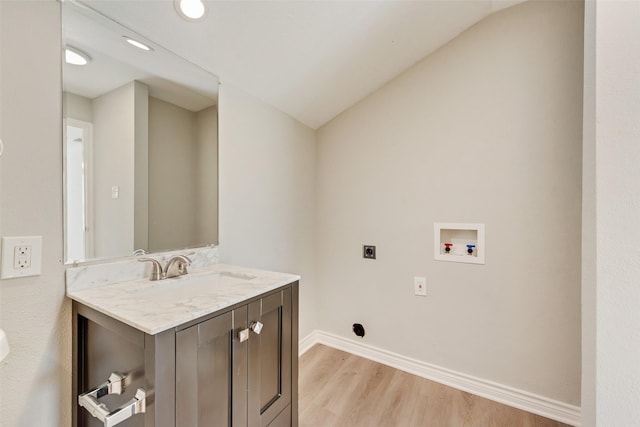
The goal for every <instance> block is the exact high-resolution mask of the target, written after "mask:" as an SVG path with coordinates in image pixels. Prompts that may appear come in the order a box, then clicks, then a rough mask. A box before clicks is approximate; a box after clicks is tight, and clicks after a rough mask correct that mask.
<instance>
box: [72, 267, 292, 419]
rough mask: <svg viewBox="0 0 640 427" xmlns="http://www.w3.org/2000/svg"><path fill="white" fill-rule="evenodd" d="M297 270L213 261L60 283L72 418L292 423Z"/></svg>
mask: <svg viewBox="0 0 640 427" xmlns="http://www.w3.org/2000/svg"><path fill="white" fill-rule="evenodd" d="M298 281H299V277H298V276H294V275H288V274H281V273H273V272H266V271H261V270H253V269H244V268H238V267H234V266H228V265H221V264H216V265H213V266H211V267H208V268H205V269H201V270H199V271H196V272H193V273H189V274H188V275H185V276H181V277H179V278H174V279H165V280H159V281H149V280H148V279H146V278H145V279H138V280H133V281H128V282H121V283H113V284H107V285H99V286H93V285H92V286H88V287H83V286H80V287H79V288H75V289H74V288H73V287H71V288H69V287H68V289H67V295H68V296H69V297H70V298H71V299H72V300H73V373H74V378H73V393H74V402H75V403H79V404H78V405H77V406H76V409H75V410H74V411H73V414H74V415H73V425H74V427H76V426H77V427H85V426H103V425H104V426H107V425H119V426H128V427H151V426H155V427H165V426H166V427H189V426H205V425H206V426H234V427H236V426H249V427H258V426H271V427H285V426H297V425H298V415H297V414H298V408H297V395H298V390H297V382H298V374H297V372H298V365H297V360H298ZM122 389H123V390H122ZM119 392H121V393H120V394H118V393H119ZM118 408H122V409H120V412H118V411H117V409H118ZM90 412H92V413H93V415H92V414H91V413H90ZM120 419H123V421H119V420H120Z"/></svg>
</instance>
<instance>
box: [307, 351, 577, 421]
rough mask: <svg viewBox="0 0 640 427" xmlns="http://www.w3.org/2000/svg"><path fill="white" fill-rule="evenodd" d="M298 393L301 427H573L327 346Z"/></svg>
mask: <svg viewBox="0 0 640 427" xmlns="http://www.w3.org/2000/svg"><path fill="white" fill-rule="evenodd" d="M299 388H300V390H299V393H300V394H299V405H300V409H299V414H300V427H359V426H362V427H417V426H421V427H422V426H428V427H534V426H535V427H569V426H567V425H566V424H562V423H560V422H557V421H553V420H549V419H547V418H543V417H540V416H537V415H533V414H530V413H528V412H525V411H521V410H519V409H515V408H511V407H509V406H506V405H502V404H500V403H496V402H493V401H491V400H488V399H484V398H481V397H478V396H474V395H472V394H469V393H466V392H463V391H460V390H456V389H454V388H451V387H447V386H444V385H442V384H438V383H435V382H433V381H429V380H426V379H424V378H421V377H418V376H415V375H411V374H408V373H406V372H403V371H400V370H397V369H394V368H390V367H388V366H385V365H382V364H380V363H376V362H372V361H370V360H368V359H364V358H361V357H358V356H354V355H352V354H350V353H345V352H343V351H340V350H336V349H333V348H330V347H327V346H323V345H315V346H314V347H313V348H311V349H310V350H308V351H307V352H306V353H305V354H303V355H302V357H301V358H300V364H299Z"/></svg>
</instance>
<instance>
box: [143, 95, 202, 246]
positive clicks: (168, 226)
mask: <svg viewBox="0 0 640 427" xmlns="http://www.w3.org/2000/svg"><path fill="white" fill-rule="evenodd" d="M149 140H150V141H151V143H150V145H149V250H150V251H152V252H153V251H158V250H159V249H160V250H166V249H167V248H176V249H177V248H186V247H189V246H192V242H194V241H195V232H196V224H195V206H196V189H195V185H194V183H195V180H196V167H195V166H196V151H195V149H196V115H195V114H194V113H192V112H191V111H188V110H185V109H184V108H180V107H178V106H176V105H174V104H170V103H168V102H165V101H161V100H159V99H156V98H153V97H150V98H149ZM167 168H171V169H170V171H169V170H168V169H167ZM168 194H170V195H171V197H167V195H168Z"/></svg>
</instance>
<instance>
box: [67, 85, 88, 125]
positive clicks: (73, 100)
mask: <svg viewBox="0 0 640 427" xmlns="http://www.w3.org/2000/svg"><path fill="white" fill-rule="evenodd" d="M62 95H63V102H62V108H63V112H62V114H63V117H70V118H72V119H77V120H82V121H83V122H87V123H93V111H92V110H93V106H92V103H91V100H90V99H89V98H85V97H84V96H80V95H76V94H75V93H71V92H64V93H63V94H62Z"/></svg>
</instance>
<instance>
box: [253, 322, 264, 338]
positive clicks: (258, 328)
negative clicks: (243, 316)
mask: <svg viewBox="0 0 640 427" xmlns="http://www.w3.org/2000/svg"><path fill="white" fill-rule="evenodd" d="M263 326H264V325H263V324H262V323H261V322H252V323H251V326H249V329H251V330H252V331H253V332H255V333H256V334H257V335H260V332H262V327H263Z"/></svg>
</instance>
